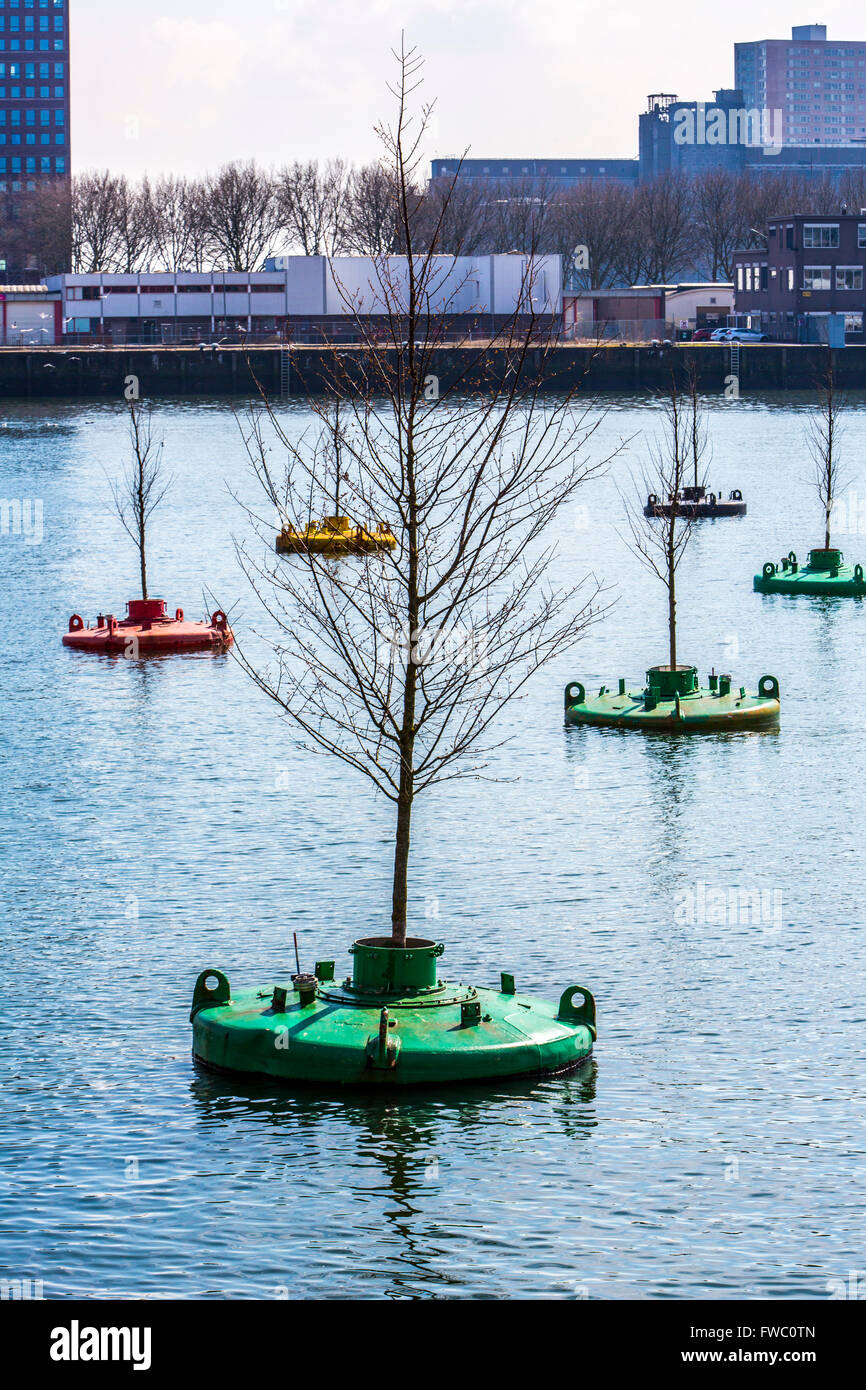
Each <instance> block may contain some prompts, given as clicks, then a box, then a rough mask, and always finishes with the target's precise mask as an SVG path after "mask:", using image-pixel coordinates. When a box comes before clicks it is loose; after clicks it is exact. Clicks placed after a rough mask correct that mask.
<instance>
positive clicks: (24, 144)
mask: <svg viewBox="0 0 866 1390" xmlns="http://www.w3.org/2000/svg"><path fill="white" fill-rule="evenodd" d="M69 116H70V107H69V0H0V262H2V261H3V260H6V261H7V264H6V265H5V266H0V280H3V279H5V278H6V275H7V274H8V273H9V272H11V271H12V269H13V266H12V265H10V264H9V260H10V258H11V259H12V260H13V261H14V260H15V259H16V258H17V259H21V255H22V252H21V248H19V247H18V246H17V245H16V236H15V226H16V223H18V222H20V220H21V217H22V211H23V208H24V206H25V200H26V199H27V198H28V196H32V195H34V194H36V193H37V192H38V191H39V190H40V189H42V188H44V187H45V186H46V185H47V184H50V183H52V182H54V181H57V180H62V181H66V180H68V178H69V173H70V163H69V158H70V149H69V139H70V131H69ZM16 269H17V270H18V272H19V273H20V272H21V271H22V270H23V269H24V267H23V265H18V266H16Z"/></svg>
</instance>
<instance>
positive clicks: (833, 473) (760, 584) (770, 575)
mask: <svg viewBox="0 0 866 1390" xmlns="http://www.w3.org/2000/svg"><path fill="white" fill-rule="evenodd" d="M817 390H818V408H817V410H816V411H815V412H814V413H813V415H812V417H811V419H810V421H809V424H808V426H807V429H806V444H807V448H808V450H809V453H810V455H811V458H812V464H813V477H812V481H813V486H814V488H815V491H816V493H817V495H818V500H819V502H820V504H821V513H822V522H823V526H824V544H823V546H822V547H820V548H819V547H815V548H814V549H812V550H810V551H809V559H808V562H807V563H806V564H805V565H804V564H801V563H800V561H799V560H798V559H797V555H796V552H795V551H793V550H789V551H788V553H787V555H783V556H782V559H781V560H780V561H779V563H778V564H777V563H776V562H775V561H773V560H768V561H767V563H766V564H765V565H764V567H763V569H762V571H761V573H760V574H756V575H755V577H754V580H753V587H754V589H755V590H756V592H757V593H761V594H787V595H790V596H792V597H798V596H799V597H803V596H808V597H822V598H846V597H848V598H862V597H863V596H864V595H866V582H864V572H863V566H862V565H861V564H856V565H851V564H846V563H845V556H844V554H843V553H842V551H841V550H840V549H839V548H838V546H834V545H833V543H832V527H833V513H834V511H835V509H836V505H837V503H838V501H839V496H840V494H841V492H842V490H843V488H844V487H845V486H846V485H847V483H848V481H849V479H848V474H847V470H846V467H845V464H844V461H843V458H842V451H841V443H842V437H843V433H844V424H843V413H844V409H845V398H844V396H843V395H842V393H841V392H840V391H839V389H838V387H837V385H836V379H835V372H834V368H833V357H832V352H831V350H830V349H829V348H828V349H827V365H826V368H825V370H824V372H823V374H822V375H821V377H820V378H819V379H818V382H817Z"/></svg>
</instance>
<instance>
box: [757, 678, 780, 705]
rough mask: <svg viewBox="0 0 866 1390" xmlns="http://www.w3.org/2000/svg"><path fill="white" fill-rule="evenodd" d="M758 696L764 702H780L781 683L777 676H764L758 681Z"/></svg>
mask: <svg viewBox="0 0 866 1390" xmlns="http://www.w3.org/2000/svg"><path fill="white" fill-rule="evenodd" d="M758 694H759V695H760V696H761V699H762V700H778V698H779V682H778V681H777V680H776V677H775V676H762V677H761V679H760V680H759V681H758Z"/></svg>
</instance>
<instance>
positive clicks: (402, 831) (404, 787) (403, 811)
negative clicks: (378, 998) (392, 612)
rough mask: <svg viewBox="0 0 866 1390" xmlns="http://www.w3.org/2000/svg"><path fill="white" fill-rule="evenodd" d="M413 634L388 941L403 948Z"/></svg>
mask: <svg viewBox="0 0 866 1390" xmlns="http://www.w3.org/2000/svg"><path fill="white" fill-rule="evenodd" d="M415 640H416V632H415V629H414V628H413V629H412V630H411V632H410V642H409V660H408V662H407V665H406V686H405V689H404V691H403V728H402V737H401V739H400V790H399V793H398V796H397V834H396V838H395V844H394V891H393V894H392V898H391V940H392V941H393V943H394V945H395V946H405V945H406V929H407V917H408V902H409V845H410V828H411V823H412V801H413V799H414V796H415V694H416V686H417V681H418V676H417V669H418V668H417V667H416V666H415V664H414V661H413V659H412V658H413V654H414V642H415Z"/></svg>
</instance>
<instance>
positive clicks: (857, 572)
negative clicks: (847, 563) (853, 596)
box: [854, 565, 863, 584]
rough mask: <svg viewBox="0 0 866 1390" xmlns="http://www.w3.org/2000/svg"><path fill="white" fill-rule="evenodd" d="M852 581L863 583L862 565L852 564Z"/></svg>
mask: <svg viewBox="0 0 866 1390" xmlns="http://www.w3.org/2000/svg"><path fill="white" fill-rule="evenodd" d="M854 582H855V584H862V583H863V566H862V565H855V566H854Z"/></svg>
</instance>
